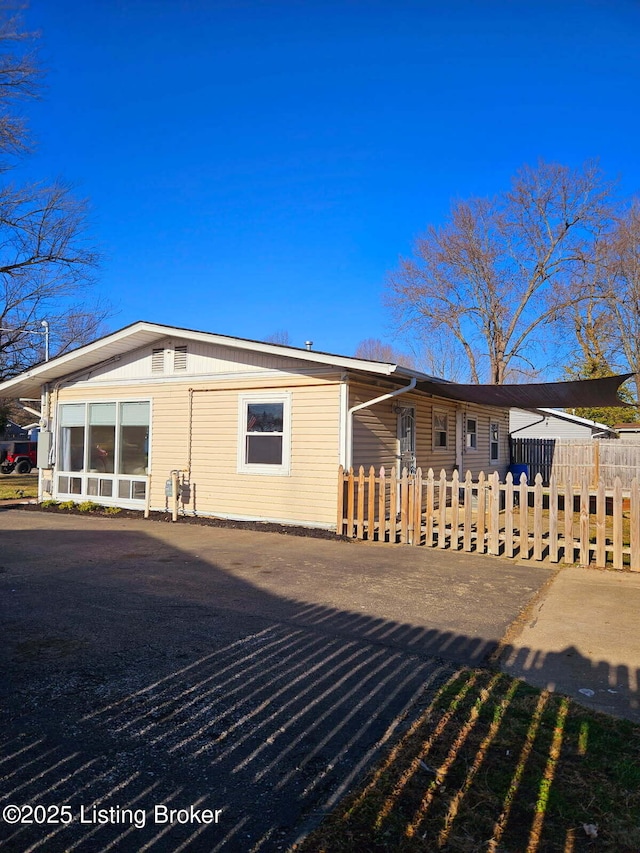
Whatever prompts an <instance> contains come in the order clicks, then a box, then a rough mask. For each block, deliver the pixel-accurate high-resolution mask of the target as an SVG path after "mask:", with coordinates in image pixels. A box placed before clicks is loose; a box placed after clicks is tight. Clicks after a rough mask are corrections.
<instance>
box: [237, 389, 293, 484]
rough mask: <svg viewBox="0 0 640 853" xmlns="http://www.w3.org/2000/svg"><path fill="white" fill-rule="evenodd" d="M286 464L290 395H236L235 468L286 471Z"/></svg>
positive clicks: (275, 472) (249, 471)
mask: <svg viewBox="0 0 640 853" xmlns="http://www.w3.org/2000/svg"><path fill="white" fill-rule="evenodd" d="M289 467H290V397H289V395H288V394H286V395H283V394H278V395H275V394H273V395H272V394H242V395H241V396H240V398H239V430H238V470H239V471H240V472H241V473H247V474H248V473H253V474H288V473H289Z"/></svg>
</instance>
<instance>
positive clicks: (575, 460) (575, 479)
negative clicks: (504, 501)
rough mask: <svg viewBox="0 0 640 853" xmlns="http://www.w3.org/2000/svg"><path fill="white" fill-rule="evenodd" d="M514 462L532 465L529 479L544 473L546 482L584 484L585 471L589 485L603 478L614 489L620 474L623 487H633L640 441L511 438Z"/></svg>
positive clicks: (639, 470)
mask: <svg viewBox="0 0 640 853" xmlns="http://www.w3.org/2000/svg"><path fill="white" fill-rule="evenodd" d="M509 444H510V452H511V462H512V463H514V464H525V465H528V466H529V479H530V480H531V481H533V480H534V478H535V475H536V474H542V480H543V482H544V483H545V484H549V483H550V482H551V477H552V476H554V477H555V478H556V482H557V484H558V486H563V485H564V484H565V483H570V484H571V485H572V486H573V487H574V488H576V489H579V488H581V487H582V480H583V478H584V475H585V472H587V473H588V476H589V481H590V485H591V486H592V487H593V488H594V489H595V488H597V485H598V483H599V482H600V480H602V481H604V484H605V488H607V489H613V486H614V482H615V478H616V477H619V478H620V481H621V483H622V487H623V488H625V489H630V488H631V481H632V480H633V479H634V478H638V479H640V443H637V442H632V441H627V440H624V441H622V440H620V439H615V438H603V439H598V438H594V439H591V440H589V441H584V440H582V439H580V440H577V439H565V438H517V437H515V436H511V438H510V439H509Z"/></svg>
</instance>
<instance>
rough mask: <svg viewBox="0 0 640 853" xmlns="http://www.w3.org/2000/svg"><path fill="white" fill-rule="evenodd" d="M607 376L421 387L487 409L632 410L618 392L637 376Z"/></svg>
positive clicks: (427, 383) (420, 383)
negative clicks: (500, 383) (560, 380)
mask: <svg viewBox="0 0 640 853" xmlns="http://www.w3.org/2000/svg"><path fill="white" fill-rule="evenodd" d="M633 375H634V374H633V373H623V374H622V375H620V376H606V377H604V378H603V379H578V380H573V381H571V382H540V383H536V384H523V385H458V384H457V383H456V382H434V381H431V380H423V379H419V380H418V383H417V387H418V388H419V389H420V390H421V391H426V392H427V393H428V394H434V395H437V396H438V397H444V398H446V399H447V400H461V401H463V402H466V403H482V404H484V405H486V406H500V407H502V408H505V407H506V408H518V409H540V408H545V409H573V408H576V407H591V406H628V405H629V402H628V401H626V400H622V399H621V398H620V397H619V396H618V388H619V387H620V385H622V383H623V382H625V381H626V380H627V379H629V378H630V377H631V376H633Z"/></svg>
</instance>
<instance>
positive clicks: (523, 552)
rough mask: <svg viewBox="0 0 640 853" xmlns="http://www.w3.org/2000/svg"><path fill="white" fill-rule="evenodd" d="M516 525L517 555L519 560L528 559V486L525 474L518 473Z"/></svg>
mask: <svg viewBox="0 0 640 853" xmlns="http://www.w3.org/2000/svg"><path fill="white" fill-rule="evenodd" d="M518 501H519V505H518V526H519V529H520V550H519V552H518V556H519V557H520V559H521V560H528V559H529V486H528V485H527V476H526V474H520V485H519V486H518Z"/></svg>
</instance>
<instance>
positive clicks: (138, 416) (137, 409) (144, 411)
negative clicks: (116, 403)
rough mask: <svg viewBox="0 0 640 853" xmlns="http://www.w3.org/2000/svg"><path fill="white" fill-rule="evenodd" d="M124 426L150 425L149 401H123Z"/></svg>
mask: <svg viewBox="0 0 640 853" xmlns="http://www.w3.org/2000/svg"><path fill="white" fill-rule="evenodd" d="M120 423H121V424H122V426H149V403H148V402H147V403H121V404H120Z"/></svg>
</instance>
